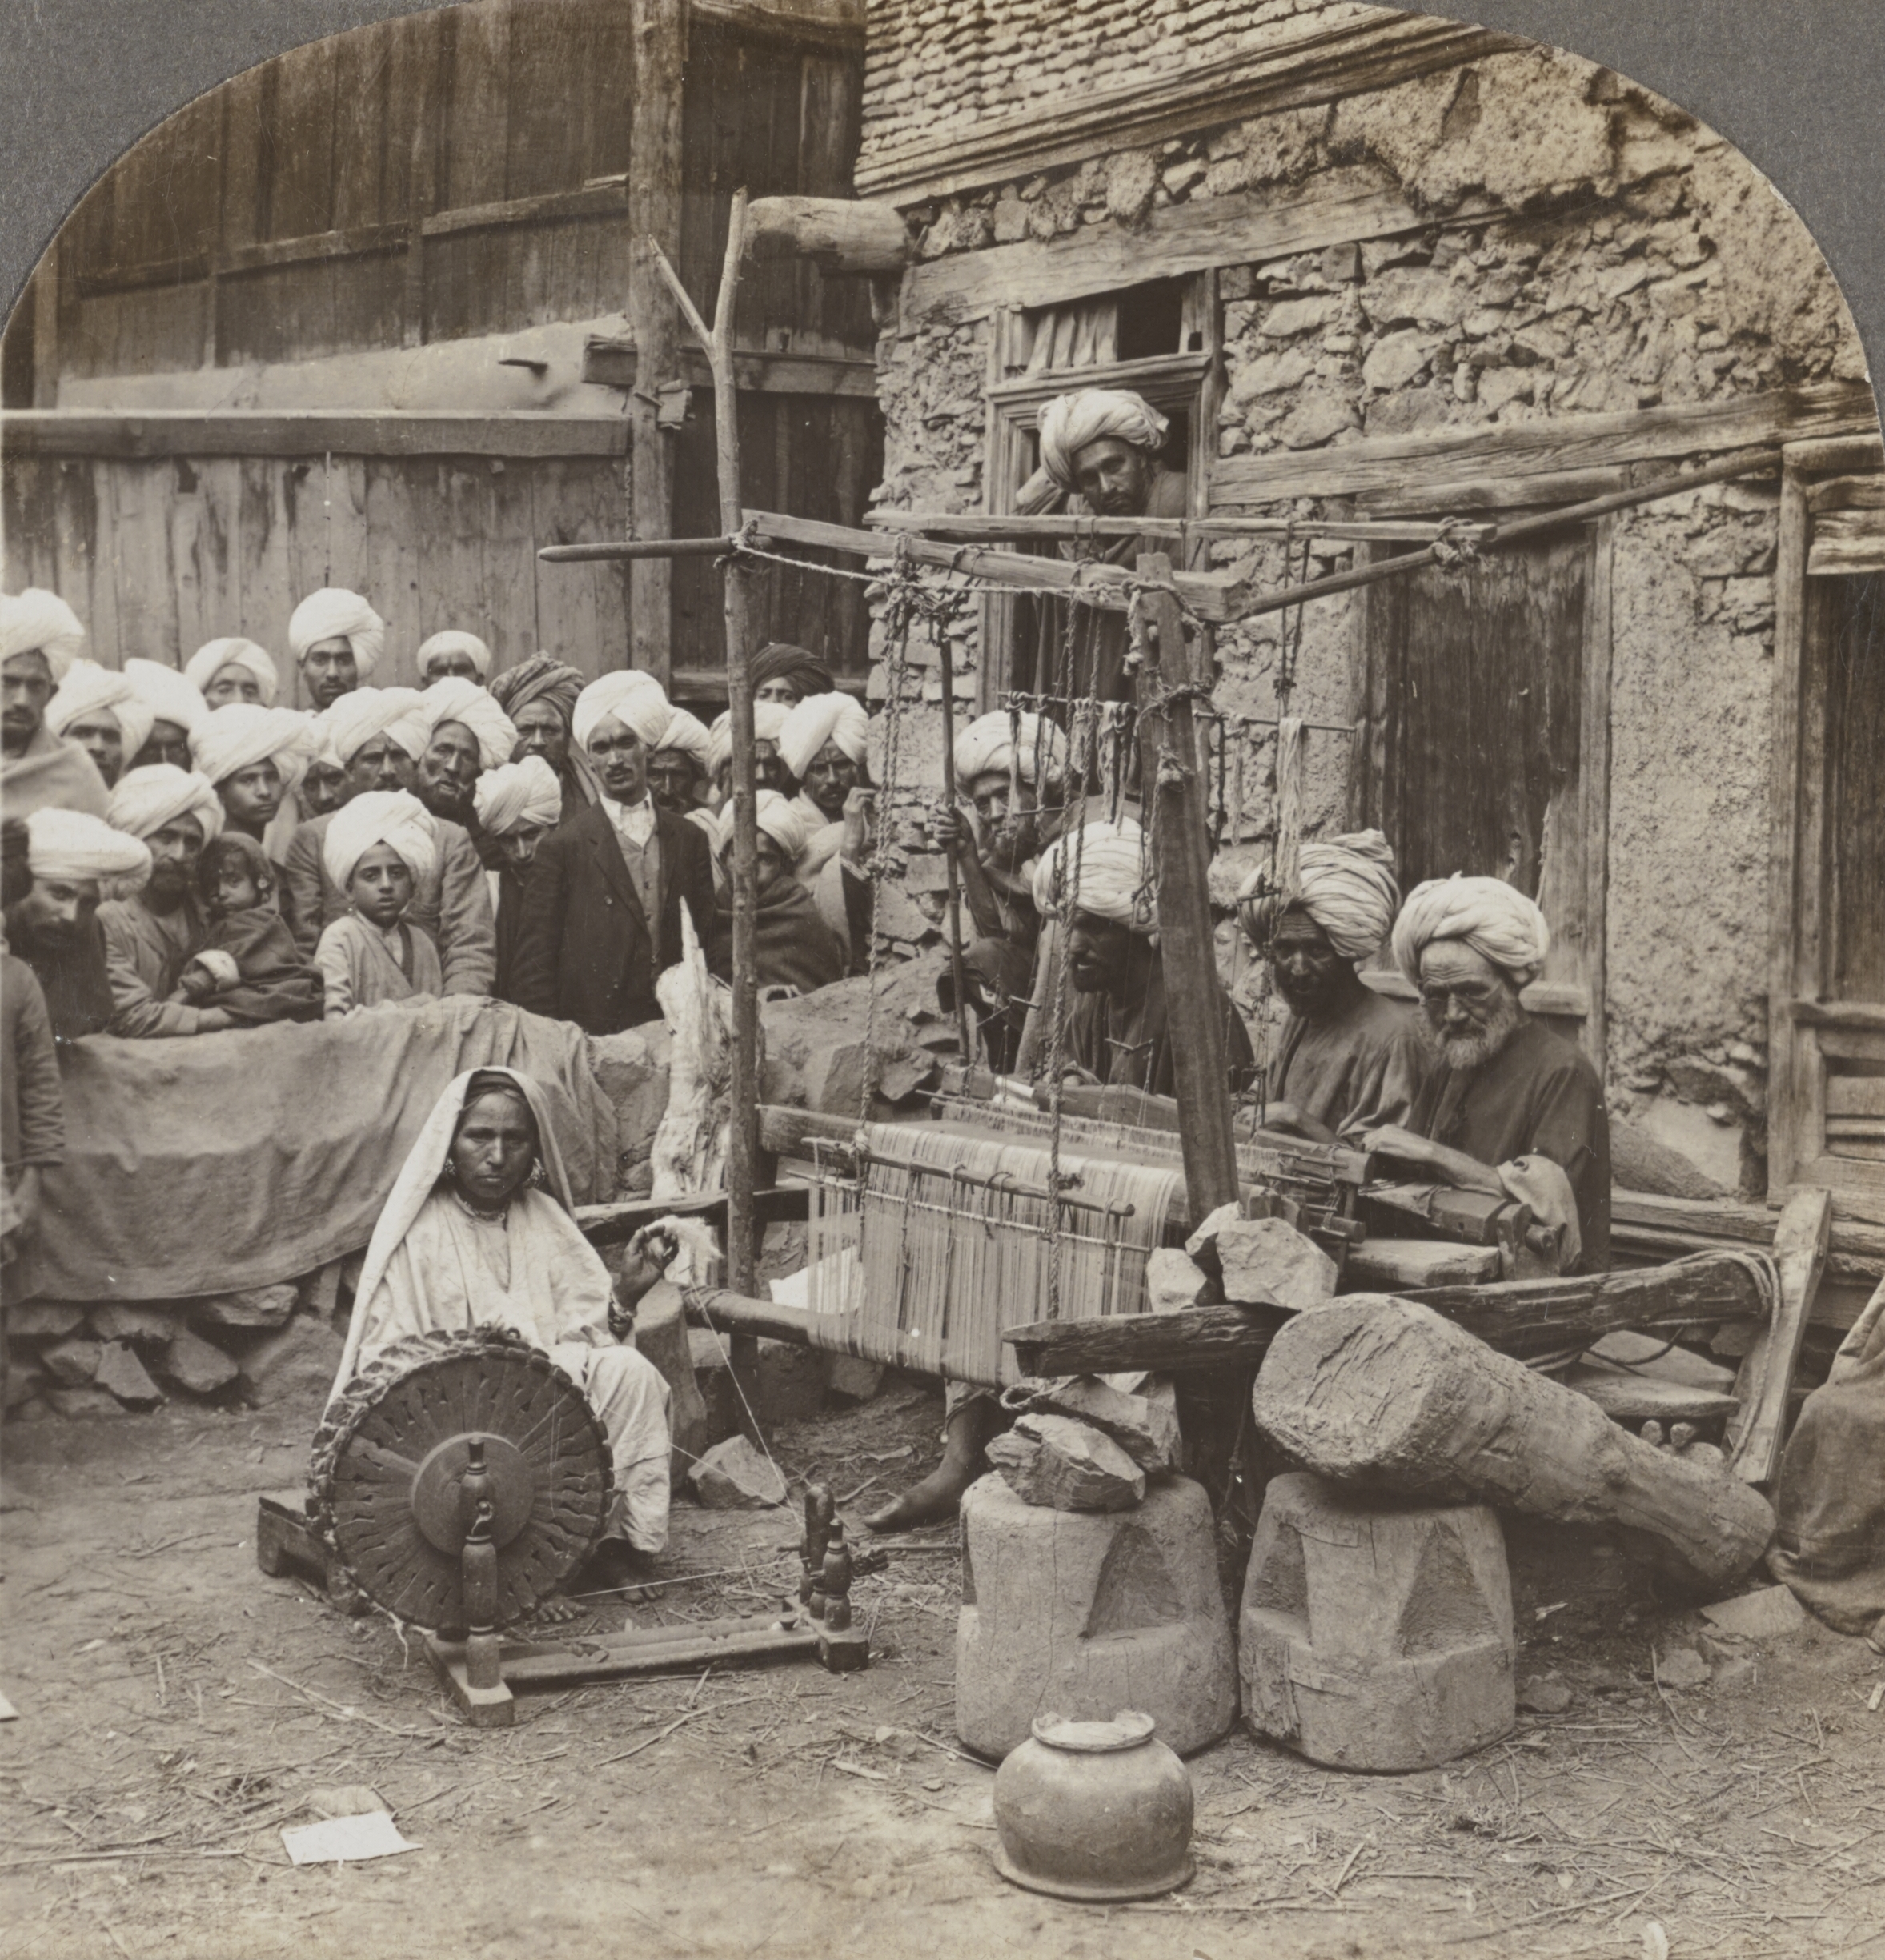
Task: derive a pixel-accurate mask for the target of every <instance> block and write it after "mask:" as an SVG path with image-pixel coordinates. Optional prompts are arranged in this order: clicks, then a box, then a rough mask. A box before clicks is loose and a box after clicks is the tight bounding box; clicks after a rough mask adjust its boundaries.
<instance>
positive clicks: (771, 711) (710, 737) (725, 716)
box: [706, 701, 791, 776]
mask: <svg viewBox="0 0 1885 1960" xmlns="http://www.w3.org/2000/svg"><path fill="white" fill-rule="evenodd" d="M790 713H791V710H790V709H789V708H788V707H787V706H786V705H785V703H784V702H783V701H755V702H754V703H753V704H752V739H753V740H755V741H756V742H776V741H777V740H779V736H780V731H781V730H782V729H783V728H784V726H785V718H786V716H787V715H788V714H790ZM732 752H733V711H732V709H731V708H730V707H728V708H723V709H722V710H721V711H720V713H719V714H717V715H715V716H714V718H713V726H712V727H711V728H709V729H708V731H707V756H706V762H707V773H708V775H709V776H717V775H718V774H719V773H720V771H721V770H722V769H724V768H726V766H727V760H728V757H729V756H731V755H732Z"/></svg>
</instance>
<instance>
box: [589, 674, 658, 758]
mask: <svg viewBox="0 0 1885 1960" xmlns="http://www.w3.org/2000/svg"><path fill="white" fill-rule="evenodd" d="M669 713H670V709H669V707H668V696H667V695H665V694H664V692H663V691H662V689H661V683H660V681H658V680H656V679H655V677H654V675H652V674H644V673H643V672H642V671H640V668H639V667H631V668H628V669H626V670H619V671H616V672H615V673H612V674H604V675H603V677H602V678H601V679H600V680H592V681H591V682H590V683H589V684H588V687H585V688H584V690H583V691H582V692H581V693H580V694H579V695H577V696H576V707H575V708H574V710H573V711H572V713H571V715H570V718H569V728H570V733H571V734H572V735H573V736H575V737H576V745H577V747H578V748H588V746H589V738H590V736H592V735H593V734H595V732H596V729H597V727H599V726H600V724H601V723H603V722H604V721H608V720H610V719H614V720H616V721H619V722H620V723H621V724H622V726H623V727H624V728H627V729H628V730H629V731H630V732H631V733H632V734H633V735H634V736H636V738H637V739H638V740H640V741H641V742H642V743H643V744H644V745H645V746H647V747H648V748H652V747H653V746H654V742H655V738H656V736H659V735H660V732H661V731H662V730H663V729H664V728H665V727H667V726H668V715H669Z"/></svg>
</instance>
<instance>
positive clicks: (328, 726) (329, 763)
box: [307, 687, 359, 769]
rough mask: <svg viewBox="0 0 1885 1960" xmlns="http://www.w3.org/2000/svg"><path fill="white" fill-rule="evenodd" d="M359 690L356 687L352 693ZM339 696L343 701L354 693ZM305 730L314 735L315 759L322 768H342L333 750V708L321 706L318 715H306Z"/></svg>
mask: <svg viewBox="0 0 1885 1960" xmlns="http://www.w3.org/2000/svg"><path fill="white" fill-rule="evenodd" d="M358 693H359V688H357V687H356V688H355V690H354V694H358ZM340 698H341V699H342V700H343V701H351V699H353V698H354V695H352V694H343V695H342V696H341V697H340ZM307 731H308V733H309V734H310V735H311V736H313V737H314V745H315V751H314V760H315V762H317V763H319V764H320V766H321V767H322V768H323V769H338V768H342V767H343V764H342V762H341V760H340V757H339V756H338V755H337V754H336V753H335V748H334V711H333V709H332V708H329V707H323V709H322V710H321V711H320V712H319V714H318V715H310V716H309V717H308V722H307Z"/></svg>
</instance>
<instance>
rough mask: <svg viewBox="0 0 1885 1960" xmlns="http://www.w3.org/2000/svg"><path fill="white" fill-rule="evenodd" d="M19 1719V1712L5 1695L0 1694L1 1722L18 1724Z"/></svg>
mask: <svg viewBox="0 0 1885 1960" xmlns="http://www.w3.org/2000/svg"><path fill="white" fill-rule="evenodd" d="M19 1718H20V1712H19V1710H18V1709H17V1708H15V1707H14V1705H13V1704H12V1702H10V1701H8V1700H7V1698H6V1696H5V1695H3V1694H0V1722H18V1720H19Z"/></svg>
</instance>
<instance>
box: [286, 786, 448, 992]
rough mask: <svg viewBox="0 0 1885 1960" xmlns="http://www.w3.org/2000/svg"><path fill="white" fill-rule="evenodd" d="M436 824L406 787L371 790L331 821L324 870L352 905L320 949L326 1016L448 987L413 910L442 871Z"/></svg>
mask: <svg viewBox="0 0 1885 1960" xmlns="http://www.w3.org/2000/svg"><path fill="white" fill-rule="evenodd" d="M321 863H322V868H323V871H324V872H325V873H326V875H327V878H328V879H329V880H331V882H332V884H334V886H335V888H336V889H337V890H339V891H340V892H344V893H345V894H346V896H347V910H346V911H345V912H343V913H342V914H341V915H340V916H339V918H337V919H335V920H332V921H331V923H330V924H328V925H327V926H326V927H325V928H323V931H322V933H321V937H320V942H319V945H318V946H317V947H316V948H315V966H316V967H317V968H319V972H320V976H321V986H322V992H323V1002H324V1004H323V1009H322V1012H323V1018H325V1019H326V1020H340V1019H341V1018H342V1016H344V1015H347V1014H351V1013H352V1012H355V1009H356V1008H370V1007H378V1006H379V1005H380V1004H382V1003H383V1002H387V1001H403V1000H429V999H435V998H436V997H437V996H438V995H439V993H440V992H442V991H443V972H442V969H441V968H440V965H439V953H438V950H437V948H435V945H434V944H433V942H432V939H431V935H430V934H429V933H428V932H425V931H424V930H423V929H422V928H420V927H419V926H418V925H416V924H414V923H413V921H412V919H411V908H412V905H413V902H414V899H415V894H416V893H417V892H418V891H419V888H421V886H422V885H423V884H424V883H425V881H426V880H427V879H429V878H432V877H435V876H436V875H437V872H438V868H439V848H438V841H437V834H436V830H435V819H434V818H433V816H432V814H431V812H430V811H429V810H427V808H426V807H425V805H424V804H423V803H421V802H420V801H419V799H418V798H417V797H416V796H412V795H410V794H409V793H408V792H407V791H405V790H403V789H393V790H379V789H375V790H368V791H367V792H366V794H365V795H364V796H355V798H354V799H353V800H351V802H350V803H348V804H345V805H344V806H343V808H340V809H339V810H336V811H335V812H334V815H333V816H332V817H331V819H330V820H329V821H328V824H327V830H326V833H325V835H324V836H323V839H322V844H321Z"/></svg>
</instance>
